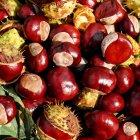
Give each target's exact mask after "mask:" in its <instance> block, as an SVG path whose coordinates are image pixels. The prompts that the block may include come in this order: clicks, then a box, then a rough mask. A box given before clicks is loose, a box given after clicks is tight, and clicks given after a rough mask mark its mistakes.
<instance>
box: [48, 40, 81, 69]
mask: <svg viewBox="0 0 140 140" xmlns="http://www.w3.org/2000/svg"><path fill="white" fill-rule="evenodd" d="M49 56H50V59H51V60H52V61H53V62H54V63H55V65H57V66H64V67H67V66H77V65H78V64H79V63H80V62H81V51H80V48H79V47H76V46H75V45H74V44H72V43H70V42H63V43H60V44H58V45H57V46H55V47H53V46H52V47H51V49H50V52H49Z"/></svg>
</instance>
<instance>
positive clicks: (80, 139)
mask: <svg viewBox="0 0 140 140" xmlns="http://www.w3.org/2000/svg"><path fill="white" fill-rule="evenodd" d="M78 140H99V139H96V138H92V137H81V138H79V139H78Z"/></svg>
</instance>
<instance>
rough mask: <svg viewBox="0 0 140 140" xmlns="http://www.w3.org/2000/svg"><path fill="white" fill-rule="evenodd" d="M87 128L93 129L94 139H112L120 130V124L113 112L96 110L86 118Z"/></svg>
mask: <svg viewBox="0 0 140 140" xmlns="http://www.w3.org/2000/svg"><path fill="white" fill-rule="evenodd" d="M85 122H86V126H87V127H88V128H89V129H91V131H92V134H93V137H95V138H97V139H98V138H99V139H102V140H103V139H111V138H112V137H113V136H114V135H115V134H116V132H117V130H118V128H119V122H118V119H117V118H116V116H115V115H113V114H112V113H111V112H108V111H103V110H96V111H92V112H89V113H88V114H87V115H86V116H85Z"/></svg>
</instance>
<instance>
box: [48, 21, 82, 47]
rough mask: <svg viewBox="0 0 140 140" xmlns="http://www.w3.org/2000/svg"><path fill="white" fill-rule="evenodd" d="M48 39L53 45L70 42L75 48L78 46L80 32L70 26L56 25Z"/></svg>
mask: <svg viewBox="0 0 140 140" xmlns="http://www.w3.org/2000/svg"><path fill="white" fill-rule="evenodd" d="M49 38H50V40H51V41H52V42H53V43H55V42H70V43H72V44H74V45H75V46H77V47H78V46H79V45H80V32H79V30H78V29H76V27H75V26H73V25H71V24H66V23H65V24H60V25H58V26H57V27H56V28H54V29H52V30H51V32H50V36H49Z"/></svg>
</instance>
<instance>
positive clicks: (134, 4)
mask: <svg viewBox="0 0 140 140" xmlns="http://www.w3.org/2000/svg"><path fill="white" fill-rule="evenodd" d="M124 1H125V4H126V5H127V7H128V8H129V9H131V10H133V11H134V13H135V15H136V16H137V17H138V18H140V0H124Z"/></svg>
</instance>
